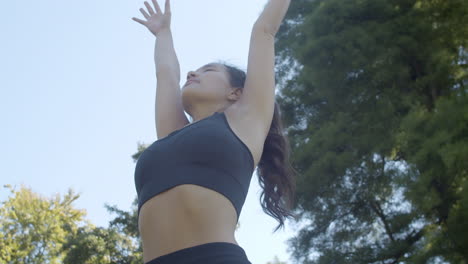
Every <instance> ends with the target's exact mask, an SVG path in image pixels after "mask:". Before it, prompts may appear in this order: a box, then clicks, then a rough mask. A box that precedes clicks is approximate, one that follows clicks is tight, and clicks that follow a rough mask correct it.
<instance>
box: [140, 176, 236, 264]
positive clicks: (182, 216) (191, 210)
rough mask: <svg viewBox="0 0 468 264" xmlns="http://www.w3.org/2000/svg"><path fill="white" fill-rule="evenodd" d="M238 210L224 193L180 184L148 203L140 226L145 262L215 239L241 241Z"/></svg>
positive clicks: (141, 212) (144, 208) (141, 216)
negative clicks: (238, 233) (237, 238)
mask: <svg viewBox="0 0 468 264" xmlns="http://www.w3.org/2000/svg"><path fill="white" fill-rule="evenodd" d="M236 225H237V215H236V210H235V208H234V206H233V205H232V203H231V202H230V201H229V200H228V199H227V198H226V197H225V196H223V195H222V194H220V193H218V192H216V191H213V190H211V189H207V188H205V187H203V186H198V185H194V184H183V185H178V186H176V187H174V188H172V189H169V190H167V191H165V192H162V193H160V194H158V195H156V196H154V197H152V198H151V199H150V200H148V201H147V202H145V203H144V204H143V206H142V207H141V209H140V216H139V218H138V227H139V231H140V235H141V239H142V244H143V261H144V263H146V262H148V261H150V260H152V259H155V258H157V257H160V256H163V255H167V254H169V253H172V252H175V251H178V250H181V249H184V248H188V247H193V246H197V245H201V244H206V243H212V242H230V243H233V244H236V245H238V244H237V241H236V239H235V236H234V232H235V229H236Z"/></svg>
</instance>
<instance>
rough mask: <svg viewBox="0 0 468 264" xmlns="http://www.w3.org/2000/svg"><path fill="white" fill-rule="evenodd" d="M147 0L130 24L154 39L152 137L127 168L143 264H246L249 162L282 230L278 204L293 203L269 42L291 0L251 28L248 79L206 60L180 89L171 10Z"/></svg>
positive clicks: (280, 1)
mask: <svg viewBox="0 0 468 264" xmlns="http://www.w3.org/2000/svg"><path fill="white" fill-rule="evenodd" d="M152 1H153V4H154V7H155V9H156V10H153V8H152V7H151V5H149V4H148V3H147V2H144V3H145V6H146V7H147V10H148V13H149V14H148V13H147V12H146V11H145V10H144V9H143V8H141V9H140V11H141V12H142V14H143V15H144V17H145V18H146V20H141V19H138V18H132V19H133V20H135V21H137V22H139V23H140V24H142V25H144V26H146V27H147V28H148V29H149V30H150V32H151V33H153V34H154V35H155V37H156V47H155V62H156V71H157V73H156V77H157V92H156V127H157V134H158V137H159V139H158V140H156V141H155V142H154V143H153V144H151V145H150V146H149V147H148V148H147V149H145V151H143V152H142V153H141V155H140V157H139V158H138V162H137V164H136V166H135V186H136V190H137V194H138V202H139V203H138V228H139V231H140V235H141V238H142V244H143V261H144V263H146V264H156V263H171V264H176V263H180V264H183V263H200V264H201V263H204V264H209V263H224V264H229V263H232V264H234V263H235V264H248V263H250V262H249V260H248V258H247V256H246V254H245V252H244V250H243V249H242V247H240V246H239V245H238V243H237V241H236V239H235V237H234V232H235V229H236V225H237V223H238V220H239V215H240V212H241V210H242V206H243V204H244V201H245V198H246V196H247V192H248V188H249V184H250V180H251V176H252V173H253V171H254V168H255V167H256V165H257V164H258V165H259V172H258V174H259V175H260V178H259V181H260V185H262V184H264V186H262V187H264V189H265V193H266V195H265V197H266V198H265V200H264V204H262V207H263V208H264V210H265V211H266V212H267V213H268V214H270V215H271V216H273V217H275V218H277V219H278V220H279V221H280V226H282V225H283V218H284V217H287V216H293V215H292V214H291V213H290V212H288V211H287V210H286V209H285V207H284V204H283V203H284V201H283V200H281V199H282V198H283V199H286V200H287V201H288V202H289V204H288V205H289V206H291V201H292V196H293V193H294V190H295V186H294V185H295V182H294V178H293V171H292V167H290V166H288V165H289V164H287V161H288V158H289V152H288V150H287V147H288V142H287V140H286V138H285V137H284V136H283V135H282V123H281V120H280V116H279V108H278V105H277V104H276V103H275V98H274V97H275V83H274V36H275V35H276V33H277V31H278V29H279V26H280V24H281V22H282V20H283V19H284V16H285V14H286V11H287V9H288V7H289V3H290V2H289V0H269V2H268V3H267V5H266V6H265V8H264V11H263V12H262V14H261V15H260V17H259V18H258V20H257V21H256V22H255V24H254V27H253V30H252V36H251V43H250V51H249V58H248V71H247V73H245V72H243V71H241V70H239V69H237V68H235V67H232V66H229V65H227V64H223V63H209V64H207V65H204V66H203V67H201V68H199V69H198V70H196V71H194V72H193V71H191V72H189V74H188V76H187V83H186V84H185V85H184V86H183V88H182V92H181V91H180V89H179V82H180V69H179V63H178V61H177V56H176V54H175V50H174V47H173V42H172V33H171V28H170V24H171V9H170V3H169V0H166V4H165V13H163V12H162V11H161V9H160V8H159V6H158V3H157V2H156V0H152ZM184 110H185V111H186V112H187V113H189V114H190V116H191V117H192V118H193V122H192V123H190V122H189V120H188V119H187V118H186V116H185V114H184ZM262 195H263V194H262Z"/></svg>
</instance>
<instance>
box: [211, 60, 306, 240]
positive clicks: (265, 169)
mask: <svg viewBox="0 0 468 264" xmlns="http://www.w3.org/2000/svg"><path fill="white" fill-rule="evenodd" d="M218 63H219V64H222V65H224V66H225V67H226V70H227V73H228V75H229V79H230V84H231V86H232V87H234V88H244V84H245V79H246V72H245V71H243V70H241V69H239V68H237V67H235V66H233V65H229V64H228V63H225V62H222V61H220V62H218ZM274 108H275V109H274V113H273V120H272V122H271V126H270V131H269V132H268V135H267V137H266V139H265V143H264V147H263V153H262V157H261V159H260V161H259V163H258V166H257V168H258V169H257V175H258V176H259V178H258V183H259V185H260V187H261V188H262V189H263V191H262V193H261V195H260V203H261V206H262V209H263V211H264V212H265V213H266V214H268V215H270V216H271V217H273V218H275V219H277V220H278V222H279V223H280V224H279V225H278V226H277V227H276V229H275V230H274V231H273V233H274V232H276V231H277V230H278V229H279V228H281V227H283V228H284V219H285V218H287V217H293V218H296V217H297V215H295V214H293V213H292V208H294V204H295V200H294V199H295V196H296V171H295V170H294V168H293V167H292V166H291V163H290V161H289V158H290V154H291V149H290V144H289V140H288V138H287V137H286V135H284V134H283V131H284V128H283V121H282V119H281V111H280V107H279V105H278V103H277V102H276V101H275V106H274Z"/></svg>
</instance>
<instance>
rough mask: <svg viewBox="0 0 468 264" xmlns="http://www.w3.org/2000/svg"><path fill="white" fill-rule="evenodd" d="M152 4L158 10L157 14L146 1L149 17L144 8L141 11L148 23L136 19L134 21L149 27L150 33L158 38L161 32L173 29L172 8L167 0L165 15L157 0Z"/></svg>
mask: <svg viewBox="0 0 468 264" xmlns="http://www.w3.org/2000/svg"><path fill="white" fill-rule="evenodd" d="M152 2H153V4H154V6H155V8H156V13H155V12H154V11H153V8H151V5H150V4H148V2H146V1H145V6H146V8H148V12H149V15H148V13H146V11H145V10H144V9H143V8H140V11H141V13H142V14H143V16H145V18H146V21H144V20H141V19H138V18H136V17H133V18H132V19H133V20H135V21H136V22H138V23H140V24H142V25H144V26H145V27H147V28H148V29H149V31H151V33H153V34H154V35H155V36H156V37H157V36H158V34H159V32H161V31H163V30H166V29H170V28H171V6H170V3H169V0H166V6H165V8H164V9H165V10H164V11H165V13H163V12H162V11H161V8H159V5H158V2H156V0H152Z"/></svg>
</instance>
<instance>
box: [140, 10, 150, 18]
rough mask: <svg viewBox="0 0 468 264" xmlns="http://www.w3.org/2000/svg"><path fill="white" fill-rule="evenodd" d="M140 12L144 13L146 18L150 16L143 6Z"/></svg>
mask: <svg viewBox="0 0 468 264" xmlns="http://www.w3.org/2000/svg"><path fill="white" fill-rule="evenodd" d="M140 12H141V13H142V14H143V16H144V17H145V18H146V19H149V18H150V16H149V15H148V13H146V11H145V10H144V9H143V8H140Z"/></svg>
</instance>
